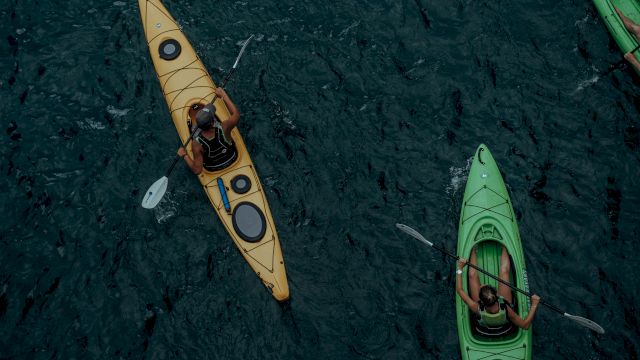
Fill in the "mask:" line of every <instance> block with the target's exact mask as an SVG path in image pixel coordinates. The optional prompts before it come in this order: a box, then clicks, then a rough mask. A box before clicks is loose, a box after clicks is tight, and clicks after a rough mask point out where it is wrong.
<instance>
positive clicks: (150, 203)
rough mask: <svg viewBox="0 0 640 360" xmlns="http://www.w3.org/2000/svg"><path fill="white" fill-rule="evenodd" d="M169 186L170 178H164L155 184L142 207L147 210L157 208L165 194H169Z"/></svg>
mask: <svg viewBox="0 0 640 360" xmlns="http://www.w3.org/2000/svg"><path fill="white" fill-rule="evenodd" d="M168 184H169V178H167V177H166V176H163V177H161V178H160V179H158V180H157V181H156V182H154V183H153V185H151V187H149V190H147V193H146V194H145V195H144V198H143V199H142V207H143V208H145V209H153V208H154V207H156V205H158V203H159V202H160V200H162V197H163V196H164V193H165V192H167V185H168Z"/></svg>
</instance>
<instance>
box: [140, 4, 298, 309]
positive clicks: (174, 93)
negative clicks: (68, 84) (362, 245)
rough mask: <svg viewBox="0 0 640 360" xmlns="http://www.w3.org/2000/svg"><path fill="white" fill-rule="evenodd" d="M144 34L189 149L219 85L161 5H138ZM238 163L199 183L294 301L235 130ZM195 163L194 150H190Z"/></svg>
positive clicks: (225, 113)
mask: <svg viewBox="0 0 640 360" xmlns="http://www.w3.org/2000/svg"><path fill="white" fill-rule="evenodd" d="M138 5H139V7H140V16H141V18H142V25H143V28H144V34H145V37H146V39H147V45H149V51H150V53H151V59H152V60H153V65H154V67H155V69H156V74H157V76H158V80H159V81H160V86H161V88H162V93H163V94H164V98H165V100H166V101H167V105H168V106H169V111H170V113H171V118H172V119H173V123H174V125H175V126H176V130H177V131H178V135H179V136H180V139H181V140H182V143H183V144H184V143H185V142H186V141H187V140H188V139H189V136H190V131H189V129H190V124H191V123H195V113H196V112H197V110H199V109H200V108H201V107H202V106H204V105H205V104H207V103H209V102H211V101H212V100H213V98H214V95H215V93H214V91H215V88H216V85H215V84H214V83H213V80H212V79H211V76H209V73H208V72H207V70H206V69H205V67H204V65H203V64H202V62H201V61H200V58H198V55H197V54H196V52H195V51H194V49H193V47H192V46H191V44H190V43H189V41H187V38H186V37H185V35H184V34H183V33H182V31H181V30H180V27H179V26H178V24H177V23H176V21H175V20H174V19H173V17H172V16H171V15H170V14H169V12H168V11H167V9H166V8H165V7H164V5H162V3H161V2H160V0H138ZM214 105H215V107H216V114H217V115H218V117H219V118H220V119H221V120H222V121H225V120H227V119H228V118H229V116H230V115H229V110H228V109H227V107H226V105H225V104H224V102H223V101H222V100H221V99H216V100H215V102H214ZM231 136H232V138H233V141H234V143H235V146H236V148H237V151H238V157H237V159H236V160H235V161H234V162H233V164H231V165H230V166H229V167H227V168H225V169H222V170H220V171H215V172H209V171H206V170H203V171H202V173H201V174H200V175H198V179H199V180H200V183H201V184H202V187H203V188H204V191H205V193H206V194H207V197H209V200H210V201H211V205H213V208H214V210H215V211H216V213H217V214H218V217H219V218H220V220H222V224H223V225H224V227H225V228H226V229H227V232H228V233H229V235H230V236H231V239H233V242H234V243H235V244H236V246H237V247H238V249H239V250H240V253H241V254H242V256H243V257H244V258H245V260H246V261H247V262H248V263H249V265H250V266H251V268H252V269H253V271H255V272H256V274H257V275H258V277H259V278H260V280H262V283H263V284H264V285H265V286H266V287H267V288H268V289H269V290H270V291H271V293H272V294H273V297H275V298H276V299H277V300H279V301H284V300H286V299H288V298H289V285H288V283H287V274H286V271H285V267H284V260H283V258H282V250H281V249H280V240H279V239H278V234H277V232H276V227H275V224H274V222H273V217H272V216H271V210H270V209H269V204H268V203H267V198H266V197H265V193H264V189H263V188H262V184H260V179H259V178H258V174H257V173H256V170H255V167H254V166H253V162H252V161H251V158H250V157H249V153H248V152H247V148H246V146H245V144H244V141H243V140H242V137H241V136H240V133H239V132H238V129H237V128H234V129H233V131H232V133H231ZM187 152H188V154H189V156H191V157H192V158H193V153H192V152H191V147H190V146H187Z"/></svg>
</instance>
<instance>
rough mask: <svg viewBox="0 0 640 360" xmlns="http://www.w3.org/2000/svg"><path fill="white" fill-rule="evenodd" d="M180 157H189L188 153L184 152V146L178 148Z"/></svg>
mask: <svg viewBox="0 0 640 360" xmlns="http://www.w3.org/2000/svg"><path fill="white" fill-rule="evenodd" d="M178 155H180V157H184V156H185V155H187V152H186V151H185V150H184V148H183V147H182V146H180V147H179V148H178Z"/></svg>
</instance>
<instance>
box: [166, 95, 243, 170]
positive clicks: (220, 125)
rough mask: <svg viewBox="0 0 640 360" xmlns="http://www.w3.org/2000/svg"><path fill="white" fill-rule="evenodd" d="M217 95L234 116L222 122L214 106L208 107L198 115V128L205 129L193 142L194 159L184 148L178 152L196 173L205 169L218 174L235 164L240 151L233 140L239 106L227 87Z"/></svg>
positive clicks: (208, 105) (238, 116)
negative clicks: (232, 133)
mask: <svg viewBox="0 0 640 360" xmlns="http://www.w3.org/2000/svg"><path fill="white" fill-rule="evenodd" d="M216 95H217V96H218V97H219V98H220V99H222V101H224V103H225V105H227V109H229V113H230V114H231V116H230V117H229V119H227V120H226V121H221V120H220V119H219V118H218V116H217V115H216V108H215V106H213V104H207V105H205V106H204V107H203V108H202V109H200V110H199V111H198V112H197V113H196V116H195V120H196V123H197V125H198V128H200V129H201V130H202V132H201V133H200V135H198V136H197V137H196V138H195V139H194V140H195V141H193V142H191V150H192V151H193V159H192V158H191V157H189V156H187V152H186V150H185V149H184V147H182V146H181V147H180V148H179V149H178V155H180V156H181V157H182V158H183V159H184V161H185V163H187V166H189V168H190V169H191V171H193V173H194V174H196V175H199V174H200V173H201V172H202V170H203V169H204V170H207V171H218V170H222V169H224V168H226V167H227V166H229V165H231V164H232V163H233V162H234V161H235V160H236V159H237V158H238V150H237V149H236V147H235V144H234V143H233V139H232V138H231V130H233V128H235V127H236V126H237V125H238V121H239V120H240V112H239V111H238V109H237V108H236V105H235V104H234V103H233V101H231V99H229V95H227V92H226V91H224V89H223V88H221V87H218V88H216Z"/></svg>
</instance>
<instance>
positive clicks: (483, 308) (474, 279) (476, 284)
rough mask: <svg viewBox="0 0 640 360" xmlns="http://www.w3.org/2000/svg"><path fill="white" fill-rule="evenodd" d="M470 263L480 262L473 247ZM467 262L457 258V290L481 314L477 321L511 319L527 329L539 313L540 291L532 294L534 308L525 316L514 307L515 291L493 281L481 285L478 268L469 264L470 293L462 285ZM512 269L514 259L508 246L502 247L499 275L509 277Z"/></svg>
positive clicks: (502, 322)
mask: <svg viewBox="0 0 640 360" xmlns="http://www.w3.org/2000/svg"><path fill="white" fill-rule="evenodd" d="M468 263H470V264H472V265H477V254H476V249H475V248H474V249H473V251H472V252H471V260H470V261H468ZM466 264H467V260H466V259H462V258H461V259H460V260H458V269H457V271H456V292H457V293H458V295H459V296H460V297H461V298H462V301H464V303H465V304H467V306H468V307H469V309H470V310H471V311H472V312H473V313H474V314H476V315H477V316H478V323H479V324H480V325H482V326H485V327H493V328H495V327H500V326H502V325H505V324H507V323H508V322H509V321H510V322H511V323H512V324H514V325H516V326H518V327H520V328H523V329H525V330H526V329H528V328H529V326H530V325H531V322H532V321H533V317H534V316H535V314H536V309H537V307H538V303H539V302H540V297H539V296H538V295H535V294H534V295H532V296H531V308H530V309H529V314H528V315H527V318H526V319H524V320H523V319H522V318H521V317H520V315H518V314H517V313H516V312H515V311H514V309H513V302H512V300H513V295H512V293H511V289H510V288H509V287H508V286H506V285H504V284H502V283H498V290H497V291H496V289H495V288H494V287H493V286H491V285H481V284H480V278H479V277H478V272H477V271H476V270H475V269H474V268H472V267H469V274H468V275H469V293H470V294H471V296H469V295H468V294H467V293H466V292H465V291H464V290H463V289H462V268H463V267H464V266H465V265H466ZM510 272H511V261H510V260H509V253H507V249H506V248H505V247H502V255H501V257H500V275H499V277H500V279H502V280H504V281H507V282H508V281H509V273H510Z"/></svg>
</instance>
